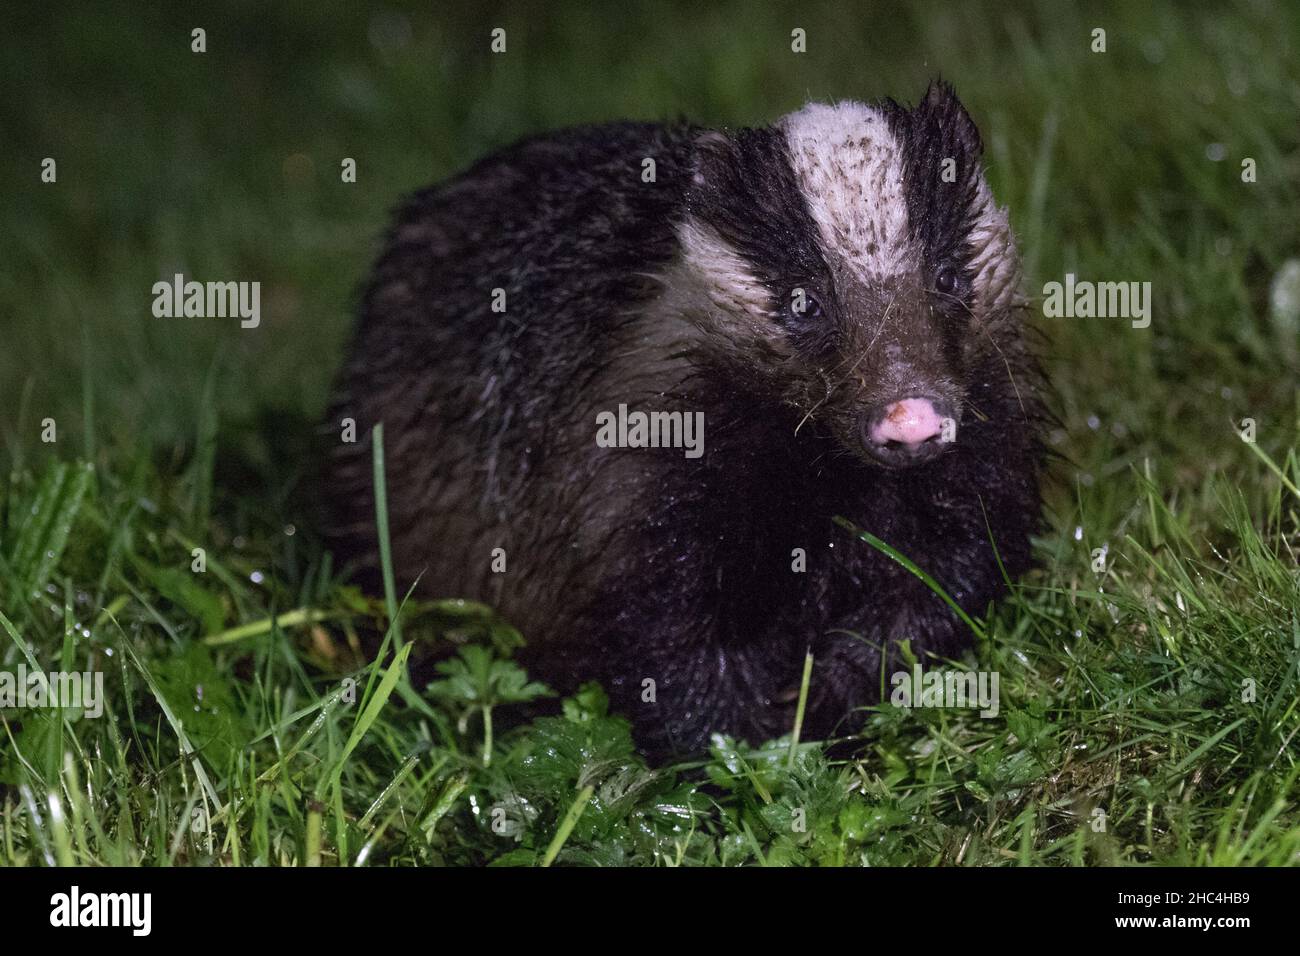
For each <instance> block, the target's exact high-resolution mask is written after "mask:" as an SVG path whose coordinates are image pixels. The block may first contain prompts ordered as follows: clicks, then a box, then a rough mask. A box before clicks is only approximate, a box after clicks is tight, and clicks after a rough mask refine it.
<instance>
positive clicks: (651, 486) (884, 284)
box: [329, 84, 1042, 754]
mask: <svg viewBox="0 0 1300 956" xmlns="http://www.w3.org/2000/svg"><path fill="white" fill-rule="evenodd" d="M647 158H649V159H653V160H654V164H655V176H654V177H653V178H654V181H652V182H647V181H644V179H645V178H648V177H643V175H642V171H643V169H645V168H646V167H645V165H644V164H643V160H645V159H647ZM948 160H951V162H945V161H948ZM945 172H946V173H947V175H945ZM1019 275H1020V269H1019V259H1018V255H1017V251H1016V247H1015V242H1014V239H1013V236H1012V234H1011V231H1010V228H1009V226H1008V222H1007V217H1006V213H1005V211H1004V210H1002V209H1000V208H999V207H998V206H997V205H996V204H995V202H994V199H993V197H992V195H991V193H990V190H989V187H988V185H987V183H986V181H985V178H984V175H983V170H982V167H981V143H980V136H979V133H978V131H977V129H976V127H975V125H974V124H973V122H972V121H971V119H970V117H969V116H968V115H967V113H966V111H965V109H964V108H963V107H962V105H961V104H960V103H959V102H958V100H957V98H956V96H955V95H954V93H953V92H952V90H951V89H950V88H949V87H948V86H946V85H943V84H934V85H932V86H931V87H930V89H929V91H928V93H927V95H926V96H925V98H924V99H923V100H922V102H921V103H920V104H919V105H918V106H917V107H915V108H910V109H909V108H906V107H903V106H900V105H898V104H896V103H894V102H893V101H885V102H883V103H880V104H876V105H863V104H860V103H855V102H841V103H838V104H835V105H818V104H814V105H809V106H807V107H805V108H803V109H801V110H799V111H797V112H795V113H792V114H790V115H788V116H786V117H784V118H782V119H780V120H779V121H777V122H776V123H775V124H773V125H772V126H770V127H766V128H762V129H744V130H740V131H736V132H720V131H714V130H704V129H699V128H693V127H690V126H686V125H677V126H674V125H667V126H665V125H653V124H647V123H613V124H609V125H602V126H589V127H581V128H577V129H571V130H565V131H561V132H557V133H553V134H548V135H543V136H539V137H536V138H533V139H528V140H526V141H524V142H521V143H519V144H517V145H515V146H513V147H511V148H509V149H506V150H504V151H502V152H500V153H498V154H496V155H493V156H491V157H489V158H487V159H485V160H483V161H481V162H479V163H478V164H477V165H475V166H473V167H472V168H471V169H469V170H468V171H467V172H465V173H463V174H461V175H459V176H457V177H456V178H454V179H452V180H450V181H449V182H447V183H444V184H442V185H440V186H435V187H433V188H430V189H426V190H424V191H422V192H419V193H417V194H416V195H415V196H413V197H412V198H411V199H410V200H409V201H408V202H407V203H406V205H405V206H404V207H403V208H402V209H401V211H400V213H399V214H398V216H397V219H396V222H395V224H394V225H393V226H392V228H391V231H390V233H389V235H388V240H387V244H386V248H385V249H384V251H383V253H382V255H381V256H380V258H379V260H378V263H377V264H376V266H375V268H374V271H373V275H372V278H371V280H370V283H369V285H368V287H367V289H366V291H365V293H364V300H363V305H362V308H361V315H360V321H359V323H358V326H357V329H356V331H355V338H354V341H353V344H352V349H351V353H350V358H349V360H348V362H347V364H346V367H345V369H344V371H343V373H342V375H341V379H340V383H339V386H338V390H337V394H336V398H335V402H334V405H333V408H332V412H331V426H332V428H333V429H334V430H335V433H337V429H338V423H339V422H340V421H341V420H342V419H344V418H348V417H351V418H353V419H355V421H356V423H357V434H358V435H366V434H368V433H369V429H370V428H371V427H372V426H373V425H375V424H377V423H380V422H382V423H383V425H384V431H385V436H386V438H385V445H386V456H387V485H388V490H389V496H390V526H391V530H392V541H393V555H394V563H395V567H396V568H397V572H398V575H399V577H400V578H402V579H403V580H404V581H405V582H410V581H412V580H414V579H415V578H416V576H418V575H422V577H421V579H420V580H421V589H422V591H423V592H424V593H426V594H429V595H436V596H457V597H466V598H473V599H477V600H479V601H485V602H489V603H491V604H493V605H495V606H496V607H497V608H498V609H499V610H500V611H501V612H502V613H503V614H504V616H505V617H506V618H507V619H509V620H511V621H513V622H514V623H515V624H516V625H518V626H519V627H520V629H521V631H522V632H523V634H524V635H525V637H526V639H527V641H528V647H527V649H526V652H525V658H524V660H525V663H526V664H527V666H528V667H529V669H530V671H531V672H532V673H533V675H534V676H537V677H540V678H543V679H545V680H547V681H548V682H550V683H551V684H552V685H553V686H556V687H558V688H559V689H561V690H570V689H572V688H574V687H575V686H576V685H577V684H578V683H579V682H582V681H587V680H592V679H595V680H599V681H600V682H601V683H602V684H603V685H604V687H605V688H606V690H607V691H608V692H609V694H610V697H611V701H612V704H613V707H614V709H615V710H616V711H618V712H620V713H622V714H624V715H626V716H627V717H629V718H630V719H631V720H632V722H633V725H634V728H635V732H636V736H637V740H638V742H639V745H640V746H641V747H642V748H643V749H644V750H646V751H647V752H650V753H659V754H666V753H674V752H675V753H683V752H691V751H697V750H700V749H702V748H703V747H705V746H707V743H708V741H709V737H710V734H711V733H714V732H722V733H727V734H732V735H737V736H740V737H743V738H747V739H749V740H751V741H760V740H763V739H767V738H770V737H774V736H778V735H780V734H782V733H785V732H787V731H788V730H790V728H791V724H792V716H793V712H794V701H795V698H796V696H797V691H798V687H799V684H800V677H801V673H802V668H803V661H804V656H805V652H806V651H808V650H809V649H811V651H812V653H813V655H814V659H815V665H814V668H813V671H812V678H811V684H810V692H809V698H808V708H807V714H806V718H805V724H804V732H805V736H809V735H822V736H826V735H831V734H833V733H836V732H844V731H848V730H851V729H852V727H853V719H852V716H851V715H852V713H853V711H854V709H855V708H858V707H861V706H862V705H864V704H867V703H871V702H874V701H876V700H878V699H879V696H880V689H881V687H882V684H883V685H884V686H885V687H886V688H888V687H889V684H888V676H889V673H891V672H892V671H893V670H894V669H895V668H896V667H897V647H896V643H895V642H897V641H899V640H908V641H910V642H911V648H912V649H913V651H914V652H916V653H917V655H918V656H919V657H921V658H922V660H923V661H926V660H929V662H930V663H931V664H937V661H935V660H934V657H935V656H939V657H942V656H952V655H957V654H960V652H961V651H962V649H963V647H964V646H966V645H967V644H968V642H969V631H967V630H965V629H964V627H963V625H961V624H960V623H959V621H958V619H957V618H956V616H955V615H954V614H953V613H952V612H951V610H950V609H949V608H948V607H947V606H946V605H945V604H944V602H943V601H942V600H941V599H940V598H939V597H938V596H936V595H935V594H934V593H933V592H932V591H931V590H930V589H929V588H927V586H926V585H925V584H924V583H922V582H921V581H920V580H918V579H917V578H916V577H914V576H913V575H912V574H910V573H909V572H908V571H907V570H905V569H904V568H903V567H900V566H899V565H898V564H896V563H895V562H894V561H892V560H891V559H890V558H889V557H887V556H885V555H884V554H881V553H880V552H879V551H877V550H876V549H874V548H872V547H871V546H869V545H867V544H865V543H863V542H862V541H861V540H860V539H858V538H857V537H855V536H854V535H853V534H851V533H850V532H849V531H848V530H846V529H845V528H843V527H842V526H840V525H837V524H836V523H835V522H834V520H833V519H835V518H836V516H841V517H842V518H844V519H847V520H848V521H849V522H852V524H853V525H855V526H857V527H859V528H862V529H865V530H867V531H869V532H871V533H872V534H874V535H876V536H878V537H879V538H881V539H883V540H884V541H886V542H888V543H889V544H891V545H892V546H894V547H895V548H897V549H898V550H899V551H901V552H902V553H903V554H904V555H907V556H908V557H910V558H911V559H912V560H913V561H914V562H915V563H916V564H917V565H919V566H920V567H921V568H922V569H924V570H925V571H927V572H928V573H929V574H930V575H931V576H932V577H933V578H935V579H936V580H937V581H938V583H939V584H940V585H942V586H943V587H944V588H945V589H946V590H947V592H948V593H949V594H950V595H951V596H952V597H953V598H954V599H955V600H956V601H957V602H958V603H959V604H960V605H961V606H962V607H963V608H964V609H965V610H966V611H968V612H970V613H972V614H980V613H983V612H984V611H985V610H986V608H987V606H988V603H989V601H990V599H992V598H994V597H995V596H996V595H997V594H998V593H999V592H1000V591H1002V590H1003V586H1004V584H1003V582H1004V577H1003V573H1002V570H1001V569H1000V568H999V565H998V559H999V558H1000V560H1001V563H1002V565H1003V566H1004V567H1005V571H1006V573H1007V574H1008V575H1012V576H1014V575H1016V574H1018V573H1020V572H1022V571H1023V570H1024V569H1026V568H1027V567H1028V565H1029V563H1030V542H1029V539H1030V535H1031V533H1032V532H1033V531H1034V529H1035V528H1036V526H1037V521H1038V515H1039V511H1040V504H1039V492H1038V471H1039V461H1040V454H1039V445H1038V441H1037V435H1038V433H1039V431H1040V428H1039V423H1040V420H1041V417H1042V416H1041V411H1040V403H1039V398H1038V395H1039V393H1040V387H1039V384H1038V381H1039V376H1038V372H1037V366H1036V363H1035V361H1034V359H1033V356H1032V354H1031V352H1030V350H1029V349H1028V348H1027V346H1026V344H1025V341H1024V334H1023V333H1024V330H1023V329H1022V319H1023V316H1022V314H1021V313H1022V312H1023V308H1022V306H1023V303H1022V301H1021V300H1020V298H1019V295H1018V290H1017V286H1018V282H1019ZM497 289H501V290H504V293H505V299H504V302H505V310H504V311H494V310H493V308H492V304H493V301H494V290H497ZM497 301H498V302H500V298H499V296H498V298H497ZM619 405H626V406H627V408H628V409H629V410H636V411H645V412H652V411H675V412H682V413H688V414H689V413H693V412H703V415H704V424H705V432H704V445H703V447H704V453H703V455H702V456H701V457H698V458H691V457H687V456H686V455H685V454H684V452H683V450H682V449H680V448H676V449H674V448H628V447H624V448H609V447H601V446H600V445H598V443H597V440H596V435H597V416H598V415H599V414H600V413H602V412H612V411H615V410H616V409H618V407H619ZM368 446H369V443H368V442H366V441H359V442H357V443H355V444H341V445H340V446H339V447H338V448H337V450H336V451H335V452H334V454H333V456H332V463H331V465H330V475H329V484H330V489H331V491H330V494H331V497H332V499H333V504H334V510H335V513H336V515H337V516H338V524H337V525H336V531H337V539H336V540H337V544H338V546H339V548H340V549H343V550H345V551H346V552H347V553H349V554H351V555H352V556H353V557H355V558H359V560H360V563H361V565H362V566H363V567H369V568H373V567H374V564H375V561H376V558H375V554H376V539H375V533H374V510H373V507H374V506H373V496H372V490H371V484H372V480H371V473H372V469H371V460H370V458H371V452H370V449H369V447H368ZM990 537H992V538H993V540H994V541H996V545H997V555H996V556H995V553H994V549H993V547H992V546H991V545H990ZM497 548H500V549H503V550H504V554H505V561H506V570H505V571H504V573H497V572H494V571H493V568H492V565H493V551H494V549H497ZM796 549H802V554H804V555H806V557H805V558H804V563H805V564H806V568H802V569H801V568H800V563H801V561H800V557H799V555H800V554H801V552H800V551H798V550H796ZM498 567H499V565H498ZM400 583H401V582H399V585H400ZM882 655H883V657H884V660H882ZM927 655H930V657H929V658H927ZM651 681H652V682H653V684H651V683H650V682H651Z"/></svg>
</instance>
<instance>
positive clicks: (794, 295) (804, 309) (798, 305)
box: [786, 288, 823, 322]
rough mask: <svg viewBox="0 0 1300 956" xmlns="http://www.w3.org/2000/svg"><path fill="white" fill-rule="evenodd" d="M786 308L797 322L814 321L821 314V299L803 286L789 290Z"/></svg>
mask: <svg viewBox="0 0 1300 956" xmlns="http://www.w3.org/2000/svg"><path fill="white" fill-rule="evenodd" d="M786 309H787V310H788V311H789V313H790V315H791V316H792V317H793V318H794V319H795V321H797V322H816V321H817V320H818V319H820V318H821V317H822V315H823V310H822V304H821V301H820V300H819V299H818V298H817V296H815V295H813V294H812V293H811V292H809V291H808V290H807V289H804V288H794V289H791V290H790V301H789V302H788V303H787V305H786Z"/></svg>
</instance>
